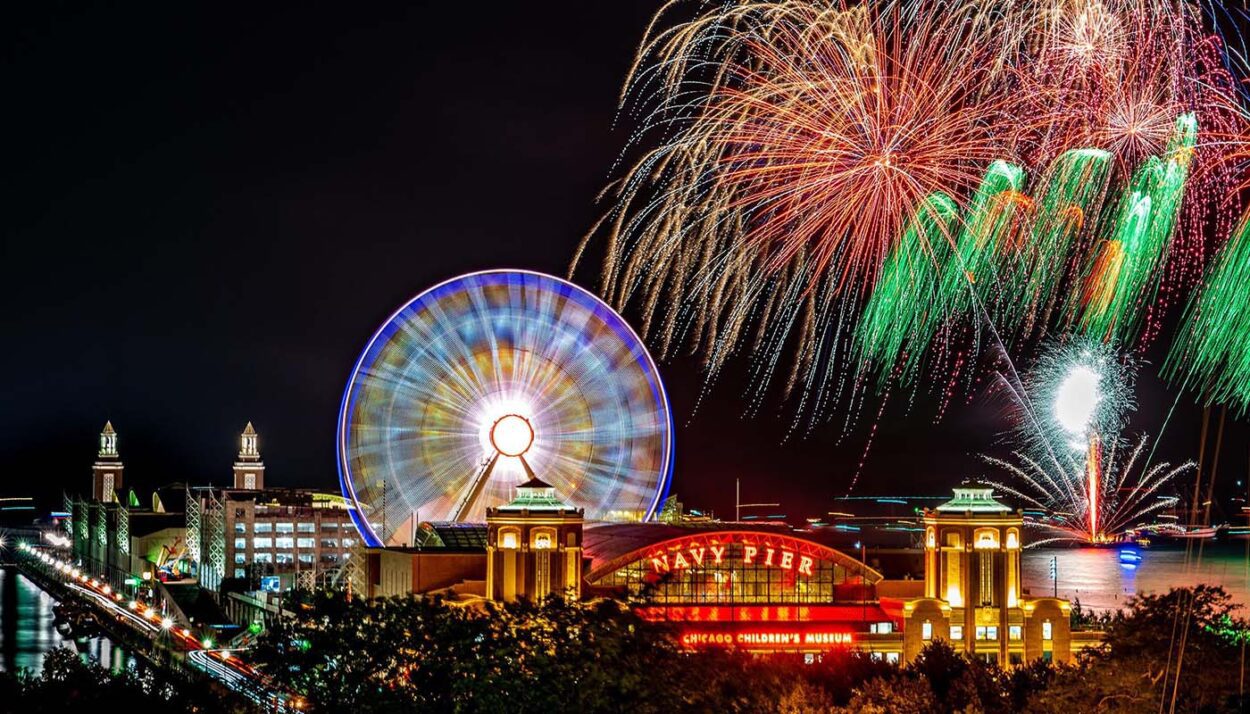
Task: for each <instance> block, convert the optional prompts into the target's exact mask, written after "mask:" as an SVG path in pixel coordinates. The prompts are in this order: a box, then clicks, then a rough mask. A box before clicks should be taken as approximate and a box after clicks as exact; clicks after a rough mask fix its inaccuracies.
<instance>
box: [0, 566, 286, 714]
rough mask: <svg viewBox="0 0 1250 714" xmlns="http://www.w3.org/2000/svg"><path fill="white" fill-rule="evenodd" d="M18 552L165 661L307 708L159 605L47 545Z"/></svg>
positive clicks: (274, 701) (269, 706) (278, 707)
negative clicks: (118, 586)
mask: <svg viewBox="0 0 1250 714" xmlns="http://www.w3.org/2000/svg"><path fill="white" fill-rule="evenodd" d="M18 554H19V555H21V556H26V559H27V561H28V563H29V564H30V565H32V566H34V567H35V568H36V569H37V570H38V571H39V573H40V575H42V576H43V577H46V578H49V579H51V580H53V581H54V582H56V583H58V584H60V585H61V586H62V588H63V591H64V594H66V595H69V596H73V597H77V598H79V599H81V600H82V601H83V602H86V603H89V604H91V605H92V606H94V608H95V611H96V613H97V614H98V615H100V616H102V619H106V620H107V621H108V622H113V623H117V624H118V625H119V626H122V627H125V628H127V629H128V630H129V631H130V632H132V633H137V634H139V635H140V636H141V637H142V639H143V640H144V641H145V642H147V643H148V647H149V649H150V651H152V652H153V653H156V652H167V653H169V654H170V655H171V657H170V658H167V659H166V660H165V661H166V662H168V663H169V666H171V667H179V666H182V667H186V668H188V669H190V670H192V671H193V672H197V673H202V674H205V675H207V676H209V677H211V678H212V679H213V680H215V681H216V682H218V683H220V684H222V685H224V686H226V687H227V688H229V689H230V690H231V691H234V692H237V693H239V694H241V695H243V696H244V697H246V698H248V699H250V700H251V701H253V702H255V703H256V704H257V705H259V706H260V707H263V708H264V709H265V710H267V711H274V712H283V713H291V714H293V713H295V712H299V711H302V710H303V709H305V707H306V704H305V702H304V700H303V698H302V697H300V696H298V695H294V694H291V693H290V692H287V691H285V690H283V689H282V688H281V687H278V686H276V685H275V684H273V683H272V682H271V681H269V679H268V678H267V677H266V676H265V675H264V674H262V673H261V672H258V671H257V670H256V669H254V668H253V667H252V666H251V665H249V664H248V663H247V662H246V661H245V660H244V659H243V658H241V657H240V656H239V653H238V652H237V651H231V650H229V649H225V648H217V647H214V643H213V641H212V640H211V639H204V640H201V639H199V638H198V637H196V636H195V634H194V633H192V632H191V631H190V630H188V629H186V628H182V627H176V626H175V623H174V622H173V620H172V619H170V618H169V617H167V616H165V615H164V614H163V613H161V612H160V609H159V606H158V605H155V604H152V603H147V602H144V601H143V600H140V599H136V600H127V599H126V597H125V596H123V595H122V594H121V593H119V592H116V591H114V590H113V589H112V588H111V587H110V586H109V585H108V584H106V583H104V582H103V581H102V580H99V579H96V578H93V577H91V576H90V575H89V574H87V573H85V572H83V571H82V570H81V569H80V568H79V567H77V566H76V565H74V564H73V563H71V562H69V561H67V560H64V559H62V558H60V557H58V556H57V555H56V554H54V553H51V552H49V551H47V550H44V549H40V548H34V547H31V546H29V545H27V544H25V543H22V544H20V545H19V546H18ZM40 585H41V587H42V586H43V584H42V583H41V584H40ZM52 594H54V595H59V594H58V593H52Z"/></svg>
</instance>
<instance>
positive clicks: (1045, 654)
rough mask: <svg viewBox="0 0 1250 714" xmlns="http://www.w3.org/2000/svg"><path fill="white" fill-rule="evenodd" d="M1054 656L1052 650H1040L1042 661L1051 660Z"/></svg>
mask: <svg viewBox="0 0 1250 714" xmlns="http://www.w3.org/2000/svg"><path fill="white" fill-rule="evenodd" d="M1054 656H1055V653H1054V652H1051V651H1050V650H1042V661H1043V662H1049V661H1051V660H1052V659H1053V658H1054Z"/></svg>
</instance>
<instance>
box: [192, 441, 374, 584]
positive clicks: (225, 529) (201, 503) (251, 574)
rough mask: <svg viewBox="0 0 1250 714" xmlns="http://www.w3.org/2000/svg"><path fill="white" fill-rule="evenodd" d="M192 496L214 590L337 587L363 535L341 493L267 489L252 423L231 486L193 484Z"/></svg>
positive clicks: (205, 574)
mask: <svg viewBox="0 0 1250 714" xmlns="http://www.w3.org/2000/svg"><path fill="white" fill-rule="evenodd" d="M186 500H187V535H188V539H189V540H190V541H191V542H192V544H193V545H192V546H191V550H192V552H193V559H194V560H195V561H196V563H197V575H198V578H199V582H200V584H201V585H202V586H203V587H205V588H208V589H209V590H213V591H220V590H223V589H234V590H260V589H269V590H277V591H281V590H287V589H289V588H291V587H294V586H296V585H301V586H303V587H307V588H312V587H316V586H322V585H328V584H332V583H333V582H334V581H335V580H336V579H337V578H338V577H339V576H340V575H341V573H342V572H343V570H344V568H345V566H346V565H347V563H348V560H349V558H350V556H351V552H352V549H353V548H355V547H356V545H357V542H358V539H359V536H358V535H357V533H356V529H355V527H354V525H353V524H352V520H351V512H350V510H349V509H348V507H347V504H346V502H345V501H344V500H343V498H342V497H340V496H338V495H337V494H324V493H318V492H315V491H310V490H305V489H280V488H267V487H266V486H265V465H264V462H263V461H261V458H260V447H259V437H258V435H257V433H256V429H255V428H253V426H252V424H251V422H248V424H247V426H246V427H245V428H244V430H243V433H242V434H240V436H239V453H238V456H237V458H236V459H235V463H234V468H233V487H232V488H211V487H207V488H189V489H187V492H186ZM228 581H229V582H228Z"/></svg>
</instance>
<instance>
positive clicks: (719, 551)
mask: <svg viewBox="0 0 1250 714" xmlns="http://www.w3.org/2000/svg"><path fill="white" fill-rule="evenodd" d="M708 550H710V551H712V557H713V558H715V559H716V565H720V557H721V556H722V555H724V554H725V546H723V545H722V546H720V547H717V546H711V547H710V548H708Z"/></svg>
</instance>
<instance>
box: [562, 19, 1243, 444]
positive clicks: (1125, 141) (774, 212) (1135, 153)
mask: <svg viewBox="0 0 1250 714" xmlns="http://www.w3.org/2000/svg"><path fill="white" fill-rule="evenodd" d="M684 5H685V3H682V2H673V3H669V4H668V5H666V6H665V8H664V9H663V10H662V11H661V13H659V15H657V18H656V20H655V21H654V22H653V23H652V25H651V26H649V27H648V29H647V34H646V37H645V38H644V41H643V44H642V46H641V48H640V50H639V53H638V56H637V58H636V60H635V64H634V66H633V68H632V69H631V72H630V75H629V80H628V81H627V83H626V86H625V88H624V89H623V93H622V100H621V115H622V117H629V118H632V119H634V120H635V121H636V126H635V129H634V132H633V133H632V134H631V137H630V141H629V147H630V148H641V147H643V145H644V144H646V143H649V142H651V141H653V140H658V145H653V146H651V147H650V148H647V149H646V150H645V151H643V152H642V154H641V156H640V157H639V158H637V159H636V160H635V161H634V162H633V163H632V165H631V166H630V167H629V168H628V169H626V171H625V172H624V175H623V176H622V177H621V179H620V180H619V181H617V182H615V183H614V184H612V185H611V186H610V187H609V189H608V191H609V193H606V194H605V196H607V197H608V198H609V200H611V201H612V202H613V205H612V207H611V208H610V210H609V211H608V213H607V214H605V215H604V217H603V219H602V220H601V221H600V222H599V223H598V224H596V226H595V227H594V228H593V229H592V230H591V231H590V232H589V233H588V234H587V236H586V238H585V240H584V242H583V244H582V246H581V247H579V249H578V252H577V254H576V256H575V259H574V264H573V267H572V268H571V270H575V269H576V265H577V262H578V261H579V260H580V259H581V257H582V251H583V249H584V248H585V245H586V242H587V241H589V240H591V239H592V238H593V237H594V236H597V235H603V236H605V237H606V244H605V249H606V258H605V263H604V268H603V281H604V292H605V296H606V297H607V299H609V300H610V301H611V302H613V303H615V304H617V305H618V306H621V307H625V306H632V307H634V308H636V309H638V310H639V311H640V313H641V315H642V326H643V328H644V332H645V333H646V334H647V335H648V337H649V339H651V340H653V341H656V342H658V343H659V344H660V347H661V352H662V354H668V353H669V352H670V350H672V349H674V348H675V347H676V346H677V345H678V344H679V343H683V342H684V343H686V344H687V345H689V347H690V348H691V349H692V350H697V351H700V352H702V354H703V356H704V361H705V367H706V369H707V373H708V375H709V380H711V379H714V378H715V375H717V374H719V373H720V371H721V370H722V368H723V367H724V365H725V363H726V361H727V360H729V359H730V358H731V357H732V356H733V355H735V354H740V353H743V352H746V353H749V354H750V355H751V357H752V359H753V360H754V362H755V366H754V367H753V368H752V374H753V380H755V381H754V386H753V389H754V390H755V398H754V399H753V402H752V409H751V410H752V411H755V410H757V409H758V408H759V405H760V404H761V403H762V402H761V400H762V396H761V395H762V393H763V388H764V387H766V386H767V384H768V382H770V381H772V380H773V379H777V380H782V379H784V380H785V386H786V389H785V391H786V393H787V394H790V393H793V394H795V395H797V399H798V401H799V404H800V408H799V411H804V410H809V409H810V410H814V411H816V412H818V414H817V415H816V416H819V412H821V411H823V410H826V409H833V408H838V409H841V408H845V409H846V410H847V414H848V418H849V417H850V415H851V413H852V412H854V411H858V410H859V409H861V408H862V406H863V405H862V404H860V402H862V394H860V395H858V398H853V399H850V400H849V401H848V400H843V399H830V398H829V392H830V391H836V392H839V393H841V392H842V391H843V390H844V389H846V388H848V385H849V388H852V389H855V390H858V388H859V386H862V385H863V384H865V383H866V379H865V376H866V375H867V374H868V373H874V372H875V373H876V375H877V377H878V379H877V386H878V391H879V392H880V393H883V394H884V393H886V392H889V391H890V390H891V387H890V384H891V383H900V384H907V383H911V384H913V385H919V384H921V383H922V382H924V381H925V380H921V379H918V377H919V376H920V374H921V373H922V372H924V371H926V370H934V374H935V376H938V370H941V369H946V368H947V367H948V366H950V365H954V364H958V365H959V366H960V367H961V369H963V370H964V374H963V376H962V377H957V376H955V375H949V376H948V379H947V381H948V382H950V384H952V385H954V384H956V383H957V382H958V381H959V380H960V379H963V380H967V381H969V382H972V381H975V374H976V371H977V370H978V369H979V366H978V363H979V359H980V358H979V355H980V354H981V345H980V343H981V341H982V340H984V339H985V338H986V336H987V335H988V336H990V338H991V340H992V341H993V342H995V343H1004V344H1001V347H1002V349H1003V352H1004V354H1008V355H1010V353H1011V352H1012V351H1014V350H1018V349H1020V348H1021V347H1022V345H1023V344H1024V342H1025V341H1026V340H1031V339H1034V338H1036V337H1037V336H1039V335H1044V334H1046V333H1047V332H1049V331H1051V330H1054V329H1056V328H1059V329H1069V328H1071V327H1073V326H1079V327H1080V328H1081V329H1082V330H1084V331H1087V332H1088V333H1090V334H1094V333H1099V335H1100V336H1101V337H1104V338H1106V339H1108V340H1109V341H1114V342H1117V343H1121V344H1123V343H1127V342H1130V341H1132V340H1133V339H1134V338H1135V337H1136V335H1137V334H1138V333H1139V332H1140V334H1141V335H1142V337H1141V339H1143V340H1145V339H1149V338H1150V337H1151V336H1153V335H1154V334H1155V333H1156V332H1157V330H1158V324H1159V322H1160V320H1161V317H1162V315H1163V311H1164V309H1166V307H1167V306H1168V305H1169V304H1172V303H1174V302H1176V301H1177V296H1178V295H1179V294H1181V292H1180V291H1182V290H1183V289H1188V288H1187V286H1188V285H1190V283H1192V281H1193V280H1194V279H1195V276H1197V275H1198V274H1200V272H1201V266H1202V264H1203V260H1204V255H1205V252H1204V251H1205V250H1206V248H1205V246H1206V244H1207V243H1208V241H1210V240H1211V239H1209V238H1206V237H1205V232H1207V230H1208V228H1209V227H1210V226H1215V227H1216V228H1217V229H1218V228H1219V227H1221V226H1222V225H1223V223H1224V222H1226V221H1227V220H1228V219H1227V215H1228V213H1229V211H1230V207H1229V206H1225V205H1224V204H1223V203H1220V202H1221V201H1223V200H1224V199H1225V198H1227V196H1228V193H1229V192H1228V191H1227V189H1228V188H1229V187H1230V186H1231V183H1230V176H1231V175H1232V173H1231V172H1232V169H1230V167H1229V162H1228V157H1229V156H1232V155H1235V154H1236V153H1237V151H1238V147H1241V146H1244V145H1245V144H1244V140H1243V136H1244V135H1245V131H1244V129H1245V126H1246V121H1245V117H1244V116H1242V114H1241V113H1240V111H1238V109H1237V102H1238V100H1239V97H1238V96H1237V91H1236V82H1235V81H1234V80H1233V77H1232V74H1231V73H1230V72H1229V71H1228V70H1227V67H1226V64H1225V63H1226V61H1227V60H1228V57H1227V56H1226V55H1225V54H1224V53H1223V51H1222V44H1221V43H1220V42H1219V40H1218V38H1215V39H1213V38H1212V36H1211V34H1210V31H1208V30H1206V29H1205V28H1204V27H1203V25H1202V21H1201V18H1202V16H1201V13H1198V12H1196V9H1195V8H1194V7H1192V6H1190V5H1189V4H1188V3H1187V2H1183V1H1177V2H1149V1H1146V0H1112V1H1108V2H1098V1H1097V0H1059V1H1058V2H1045V3H1043V2H1024V3H1018V4H1012V5H1009V6H1003V5H1001V4H998V3H990V2H987V1H978V0H967V1H954V2H941V1H939V0H933V1H931V2H930V1H919V2H918V1H915V0H910V1H906V2H902V1H900V2H887V3H882V4H871V5H869V4H865V5H854V4H851V3H849V2H848V3H843V2H840V1H838V0H833V1H827V2H821V1H819V0H777V1H775V2H757V1H752V0H733V1H730V2H725V3H722V4H719V5H715V6H711V7H710V9H709V7H707V6H700V8H699V10H698V11H697V12H698V14H697V16H696V17H695V18H694V19H692V20H689V21H686V22H678V23H676V24H674V25H672V26H668V24H669V23H668V17H669V15H670V14H671V13H673V12H676V11H677V9H678V8H679V7H681V6H684ZM1189 112H1195V113H1196V119H1193V116H1195V115H1190V114H1188V113H1189ZM1178 121H1180V122H1186V121H1192V122H1193V124H1192V126H1190V127H1188V128H1187V131H1188V134H1182V136H1183V137H1184V138H1185V140H1186V141H1187V142H1188V143H1187V144H1186V150H1185V151H1182V150H1180V149H1178V148H1177V146H1178V140H1177V139H1176V136H1177V125H1178ZM1182 154H1183V156H1182ZM622 156H624V154H623V155H622ZM1151 157H1158V158H1153V159H1152V158H1151ZM996 167H1012V169H1013V170H1014V171H1016V172H1018V175H1017V176H1015V177H1014V180H1013V181H1012V182H1011V187H1010V188H1006V187H1003V190H998V191H990V190H989V189H990V188H992V187H987V186H986V184H985V181H986V179H987V178H988V176H987V174H986V172H987V169H988V170H989V171H990V173H991V174H992V173H993V172H994V171H996V170H998V169H996ZM1160 167H1162V168H1160ZM1026 174H1033V175H1036V176H1037V180H1036V181H1034V182H1033V183H1035V184H1036V186H1038V187H1040V189H1039V190H1037V191H1036V192H1035V194H1034V195H1032V196H1030V195H1028V193H1027V192H1025V191H1024V190H1023V188H1024V177H1025V175H1026ZM1121 192H1124V193H1125V195H1126V196H1127V198H1126V199H1123V200H1119V201H1114V200H1113V201H1107V200H1106V197H1107V196H1108V195H1115V196H1119V195H1120V193H1121ZM1138 194H1141V195H1149V196H1150V207H1149V211H1147V210H1146V206H1145V205H1144V204H1143V205H1137V203H1136V202H1134V201H1133V197H1134V196H1135V195H1138ZM938 196H942V197H945V199H948V200H949V201H950V203H951V204H953V206H954V209H955V210H954V211H946V208H944V209H943V210H944V212H950V213H952V214H953V216H954V217H953V219H950V222H951V223H953V224H954V225H952V226H949V227H946V228H943V229H940V230H939V229H937V228H936V226H927V227H924V226H923V224H924V223H925V222H926V220H927V219H926V217H925V214H926V213H928V212H930V211H931V210H932V201H934V200H937V199H935V198H934V197H938ZM1182 199H1183V200H1182ZM1105 203H1108V204H1110V205H1109V206H1108V208H1107V209H1106V210H1104V207H1103V206H1104V204H1105ZM1217 204H1218V205H1217ZM1143 215H1144V216H1145V218H1144V219H1142V218H1141V216H1143ZM1143 220H1144V223H1143V222H1142V221H1143ZM930 222H932V221H930ZM938 222H939V223H945V222H947V219H946V218H945V217H943V219H942V220H941V221H938ZM1147 228H1148V230H1147ZM924 261H928V263H929V264H928V265H926V264H924ZM935 273H936V274H937V275H939V276H940V277H939V278H938V282H937V285H938V296H937V298H936V299H935V300H932V301H930V304H925V301H924V300H923V299H919V300H917V299H911V298H913V297H914V296H924V295H926V294H928V293H929V292H931V291H932V289H933V288H932V285H933V281H934V275H935ZM795 286H798V289H794V288H795ZM970 308H972V309H970ZM1055 322H1057V323H1058V324H1052V323H1055ZM1143 325H1144V326H1143ZM907 326H910V329H908V327H907ZM1000 333H1002V336H1001V337H1000ZM783 357H784V358H785V359H784V360H783ZM783 361H785V362H788V363H789V364H788V366H783V365H782V362H783ZM939 365H941V366H939ZM900 367H901V368H900ZM932 381H933V382H934V383H935V384H939V385H940V384H941V382H940V381H938V380H932ZM951 388H953V387H948V388H947V389H946V391H947V392H948V393H947V394H946V396H945V397H944V400H943V401H945V400H946V398H949V396H950V394H949V392H950V389H951ZM812 392H816V393H815V394H812ZM913 393H914V392H913ZM814 419H815V417H813V422H814ZM849 423H850V422H849V421H848V424H849ZM796 425H797V422H796ZM810 428H811V425H810V423H809V430H810Z"/></svg>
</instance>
